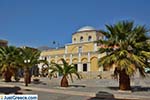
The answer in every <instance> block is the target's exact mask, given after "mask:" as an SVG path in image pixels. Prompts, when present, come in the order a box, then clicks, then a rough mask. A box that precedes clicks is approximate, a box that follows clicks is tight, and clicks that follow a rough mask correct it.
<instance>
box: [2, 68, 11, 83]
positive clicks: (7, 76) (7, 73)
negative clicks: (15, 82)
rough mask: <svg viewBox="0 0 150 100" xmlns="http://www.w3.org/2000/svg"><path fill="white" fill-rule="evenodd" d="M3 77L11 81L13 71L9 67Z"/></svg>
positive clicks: (6, 80)
mask: <svg viewBox="0 0 150 100" xmlns="http://www.w3.org/2000/svg"><path fill="white" fill-rule="evenodd" d="M3 77H4V79H5V82H11V77H12V73H11V72H10V70H9V69H8V68H7V70H6V71H4V72H3Z"/></svg>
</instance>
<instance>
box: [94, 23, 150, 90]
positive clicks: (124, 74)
mask: <svg viewBox="0 0 150 100" xmlns="http://www.w3.org/2000/svg"><path fill="white" fill-rule="evenodd" d="M106 28H107V30H106V31H103V30H101V33H103V34H104V35H105V37H106V39H104V40H99V41H97V42H98V43H99V44H101V45H103V48H100V49H99V52H100V53H106V52H107V53H106V56H104V57H102V58H100V60H99V66H103V67H104V68H105V67H112V65H113V64H114V65H115V66H116V67H115V71H114V74H115V75H119V89H120V90H130V89H131V86H130V76H132V75H134V73H135V72H136V71H137V70H139V72H140V74H141V75H142V76H145V71H144V69H145V68H146V67H149V64H148V61H147V60H148V59H150V43H149V42H148V39H149V38H148V37H147V33H148V30H147V29H146V28H145V26H140V25H137V26H134V23H133V22H129V21H122V22H118V23H117V24H114V25H106Z"/></svg>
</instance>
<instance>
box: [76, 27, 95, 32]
mask: <svg viewBox="0 0 150 100" xmlns="http://www.w3.org/2000/svg"><path fill="white" fill-rule="evenodd" d="M91 30H96V29H95V28H93V27H91V26H84V27H82V28H80V29H78V30H77V32H82V31H91Z"/></svg>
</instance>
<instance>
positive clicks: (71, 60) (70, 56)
mask: <svg viewBox="0 0 150 100" xmlns="http://www.w3.org/2000/svg"><path fill="white" fill-rule="evenodd" d="M70 64H72V54H71V55H70Z"/></svg>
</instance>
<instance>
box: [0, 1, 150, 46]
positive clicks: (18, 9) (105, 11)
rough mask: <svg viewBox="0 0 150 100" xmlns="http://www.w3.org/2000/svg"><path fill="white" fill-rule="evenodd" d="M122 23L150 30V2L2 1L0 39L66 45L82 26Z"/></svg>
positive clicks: (10, 42)
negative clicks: (126, 21) (131, 21)
mask: <svg viewBox="0 0 150 100" xmlns="http://www.w3.org/2000/svg"><path fill="white" fill-rule="evenodd" d="M120 20H134V21H135V23H136V24H142V25H147V27H150V0H0V39H6V40H8V41H9V45H15V46H24V45H26V46H32V47H39V46H53V45H52V42H53V41H57V42H59V44H60V45H64V44H66V43H70V42H71V36H72V33H74V32H75V31H77V30H78V29H79V28H80V27H83V26H85V25H89V26H93V27H95V28H96V29H104V28H105V24H112V23H115V22H117V21H120Z"/></svg>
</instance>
